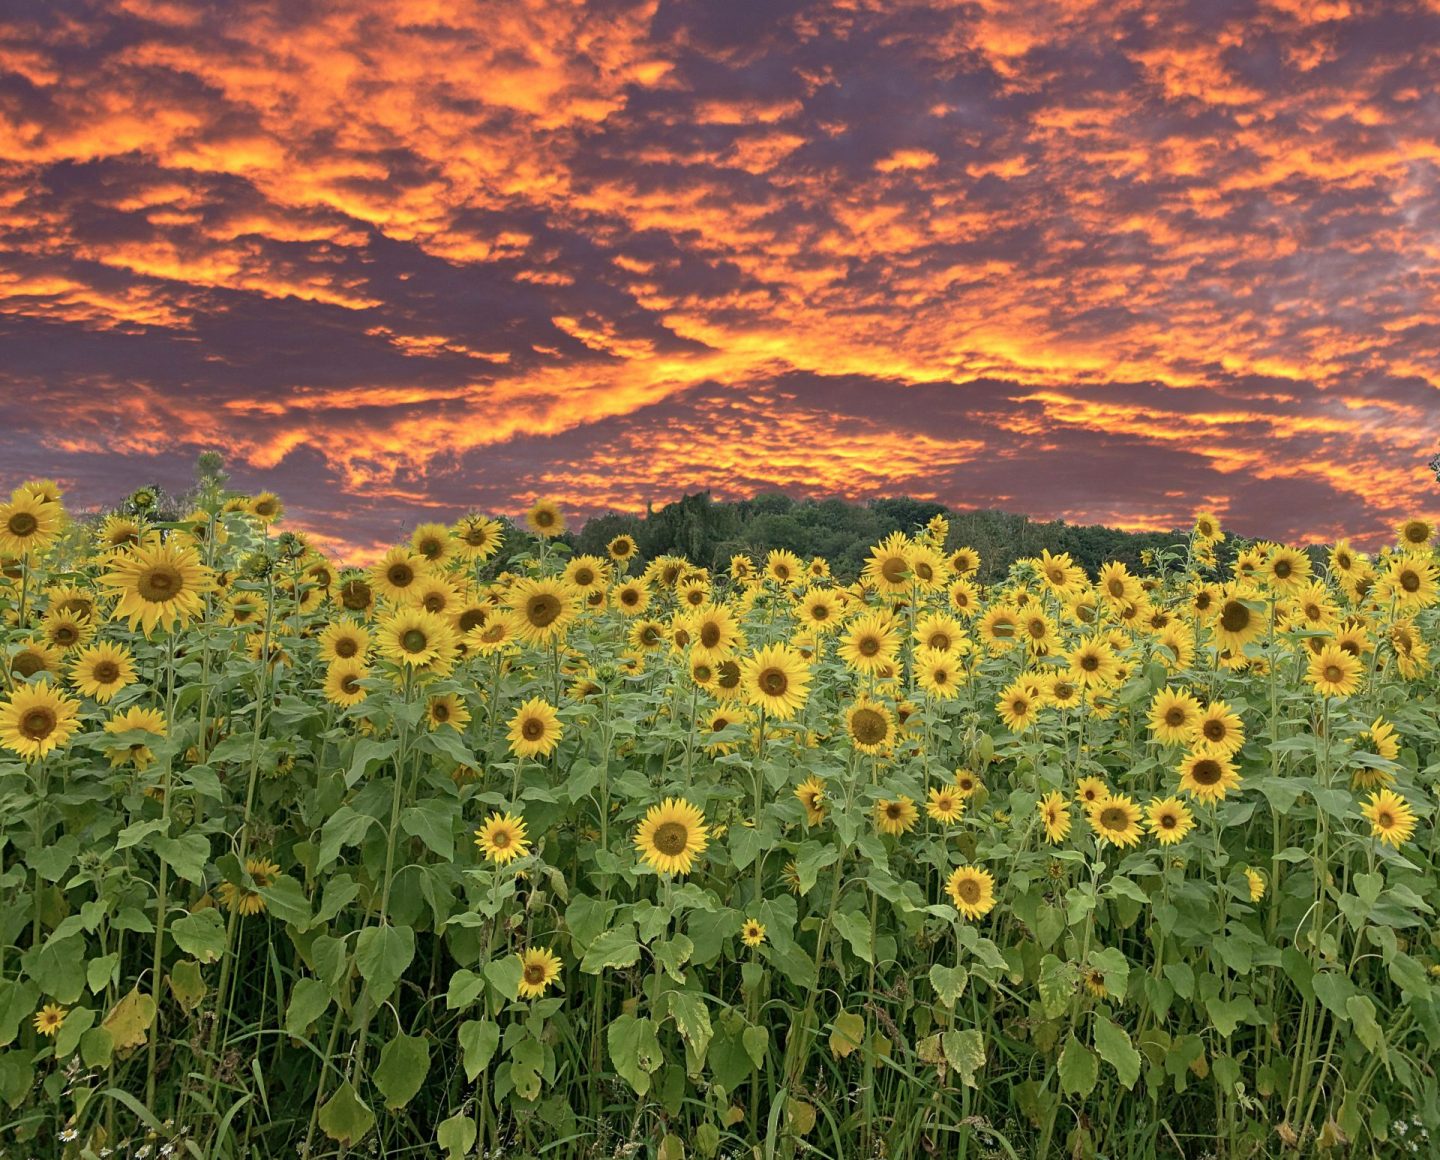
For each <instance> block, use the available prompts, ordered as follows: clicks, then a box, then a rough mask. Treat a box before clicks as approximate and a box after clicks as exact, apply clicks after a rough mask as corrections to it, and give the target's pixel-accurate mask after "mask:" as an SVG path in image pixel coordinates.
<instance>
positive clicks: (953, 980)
mask: <svg viewBox="0 0 1440 1160" xmlns="http://www.w3.org/2000/svg"><path fill="white" fill-rule="evenodd" d="M969 980H970V972H969V971H967V970H966V969H965V968H964V967H947V966H945V965H944V964H943V963H934V964H933V965H932V966H931V967H930V985H931V986H932V987H934V988H935V994H936V995H938V996H939V997H940V1002H942V1003H944V1004H945V1006H947V1007H953V1006H955V1000H957V999H958V998H960V996H961V995H963V994H964V993H965V984H966V983H967V982H969Z"/></svg>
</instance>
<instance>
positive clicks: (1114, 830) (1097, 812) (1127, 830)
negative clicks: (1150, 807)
mask: <svg viewBox="0 0 1440 1160" xmlns="http://www.w3.org/2000/svg"><path fill="white" fill-rule="evenodd" d="M1085 816H1086V817H1087V818H1088V819H1089V822H1090V828H1091V829H1092V830H1094V831H1095V838H1096V840H1097V841H1101V842H1107V843H1109V844H1110V845H1112V846H1117V847H1120V848H1122V849H1123V848H1124V847H1126V846H1135V845H1138V844H1139V842H1140V836H1141V833H1142V830H1141V828H1140V807H1139V805H1138V804H1136V802H1135V800H1134V799H1133V798H1131V797H1130V796H1129V795H1128V794H1123V793H1113V794H1111V795H1110V796H1109V797H1107V798H1106V799H1105V800H1104V801H1099V802H1096V803H1094V804H1093V805H1092V806H1090V808H1089V809H1087V810H1086V811H1085Z"/></svg>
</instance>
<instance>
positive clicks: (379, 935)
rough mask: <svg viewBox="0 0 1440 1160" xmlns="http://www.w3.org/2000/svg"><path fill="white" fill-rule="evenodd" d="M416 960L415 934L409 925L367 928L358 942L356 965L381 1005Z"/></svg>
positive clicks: (356, 942)
mask: <svg viewBox="0 0 1440 1160" xmlns="http://www.w3.org/2000/svg"><path fill="white" fill-rule="evenodd" d="M414 957H415V932H414V931H413V930H411V929H410V928H409V927H408V926H368V927H366V928H365V929H364V930H362V931H361V932H360V936H359V938H357V939H356V940H355V966H356V967H357V968H358V969H359V971H360V977H361V978H362V979H364V980H365V982H366V983H367V984H369V988H370V997H371V998H372V999H373V1000H374V1001H375V1002H376V1003H379V1002H381V1001H382V1000H384V999H386V998H388V997H389V995H390V992H392V991H393V990H395V985H396V984H397V983H398V982H399V981H400V976H401V975H403V974H404V973H405V968H406V967H408V966H409V965H410V960H411V959H413V958H414Z"/></svg>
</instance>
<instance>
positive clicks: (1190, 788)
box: [1179, 749, 1240, 802]
mask: <svg viewBox="0 0 1440 1160" xmlns="http://www.w3.org/2000/svg"><path fill="white" fill-rule="evenodd" d="M1179 773H1180V788H1181V789H1182V790H1184V791H1185V792H1186V793H1188V794H1189V795H1190V796H1191V797H1193V798H1196V799H1197V800H1199V801H1202V802H1215V801H1220V800H1221V799H1222V798H1224V797H1225V795H1226V794H1227V793H1228V792H1229V791H1230V790H1232V789H1238V788H1239V786H1240V775H1239V774H1238V773H1237V772H1236V771H1235V766H1234V764H1233V763H1232V762H1231V760H1230V759H1229V758H1228V757H1222V756H1220V755H1219V754H1212V753H1206V752H1205V751H1203V750H1198V749H1197V750H1193V751H1192V752H1190V753H1187V754H1186V755H1185V756H1184V758H1183V759H1181V762H1180V766H1179Z"/></svg>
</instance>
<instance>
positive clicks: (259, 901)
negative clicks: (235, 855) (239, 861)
mask: <svg viewBox="0 0 1440 1160" xmlns="http://www.w3.org/2000/svg"><path fill="white" fill-rule="evenodd" d="M245 873H247V874H248V875H250V879H251V881H253V882H254V884H255V885H254V886H247V885H245V884H243V883H241V884H238V885H237V884H236V883H234V882H222V883H220V891H219V893H220V901H221V902H222V903H223V904H224V905H225V906H226V907H228V908H229V909H230V910H232V911H235V912H236V913H238V914H241V915H246V916H248V915H252V914H259V913H260V912H261V911H262V910H264V909H265V899H264V898H263V897H262V896H261V894H260V891H261V890H263V889H265V888H266V887H267V886H273V885H274V884H275V880H276V879H277V878H279V877H280V867H279V866H277V865H276V864H275V863H274V862H271V861H270V860H269V859H268V858H246V859H245Z"/></svg>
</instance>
